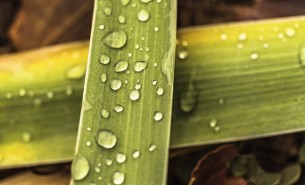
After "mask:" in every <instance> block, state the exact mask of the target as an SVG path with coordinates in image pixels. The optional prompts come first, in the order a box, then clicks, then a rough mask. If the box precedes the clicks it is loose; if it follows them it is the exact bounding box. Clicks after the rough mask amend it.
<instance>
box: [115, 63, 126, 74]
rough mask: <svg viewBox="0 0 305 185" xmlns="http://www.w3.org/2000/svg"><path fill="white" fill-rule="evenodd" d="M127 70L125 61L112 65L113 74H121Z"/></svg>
mask: <svg viewBox="0 0 305 185" xmlns="http://www.w3.org/2000/svg"><path fill="white" fill-rule="evenodd" d="M127 68H128V62H127V60H120V61H118V62H117V63H115V64H114V71H115V72H123V71H126V69H127Z"/></svg>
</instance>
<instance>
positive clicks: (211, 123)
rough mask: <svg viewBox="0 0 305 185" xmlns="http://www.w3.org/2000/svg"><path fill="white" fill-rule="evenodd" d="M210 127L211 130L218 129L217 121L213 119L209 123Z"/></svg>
mask: <svg viewBox="0 0 305 185" xmlns="http://www.w3.org/2000/svg"><path fill="white" fill-rule="evenodd" d="M209 126H210V127H211V128H214V127H216V126H217V120H216V119H212V120H211V121H210V123H209Z"/></svg>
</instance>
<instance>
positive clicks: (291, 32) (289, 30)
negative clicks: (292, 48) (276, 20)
mask: <svg viewBox="0 0 305 185" xmlns="http://www.w3.org/2000/svg"><path fill="white" fill-rule="evenodd" d="M285 33H286V35H287V36H288V37H293V36H294V35H295V29H294V28H291V27H288V28H286V29H285Z"/></svg>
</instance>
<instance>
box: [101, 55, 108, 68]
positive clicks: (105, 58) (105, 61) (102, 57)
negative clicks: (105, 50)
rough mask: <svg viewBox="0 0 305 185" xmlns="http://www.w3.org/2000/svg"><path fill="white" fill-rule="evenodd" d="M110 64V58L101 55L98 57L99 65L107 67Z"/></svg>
mask: <svg viewBox="0 0 305 185" xmlns="http://www.w3.org/2000/svg"><path fill="white" fill-rule="evenodd" d="M109 62H110V57H109V56H108V55H105V54H102V55H101V57H100V63H101V64H104V65H107V64H109Z"/></svg>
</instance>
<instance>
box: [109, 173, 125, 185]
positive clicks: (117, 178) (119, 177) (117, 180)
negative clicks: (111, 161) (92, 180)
mask: <svg viewBox="0 0 305 185" xmlns="http://www.w3.org/2000/svg"><path fill="white" fill-rule="evenodd" d="M124 180H125V174H124V173H123V172H120V171H116V172H114V174H113V175H112V181H113V183H114V184H123V182H124Z"/></svg>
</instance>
